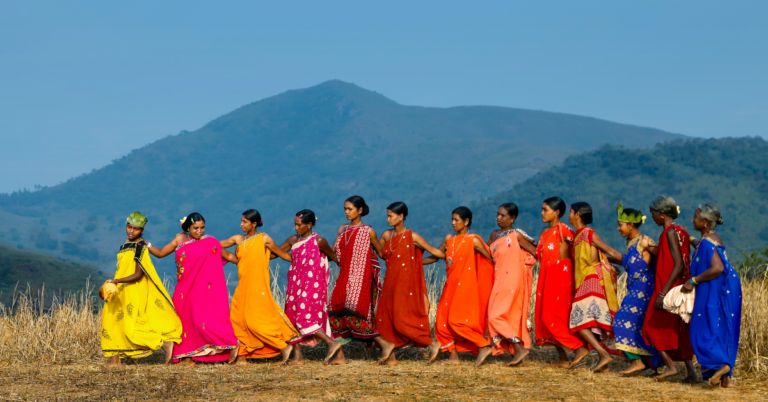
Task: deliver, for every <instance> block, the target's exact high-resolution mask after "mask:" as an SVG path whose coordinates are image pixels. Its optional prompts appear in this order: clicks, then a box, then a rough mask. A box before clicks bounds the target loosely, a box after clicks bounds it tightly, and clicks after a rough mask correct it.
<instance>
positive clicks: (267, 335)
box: [221, 209, 299, 365]
mask: <svg viewBox="0 0 768 402" xmlns="http://www.w3.org/2000/svg"><path fill="white" fill-rule="evenodd" d="M262 225H263V223H262V220H261V214H259V211H257V210H255V209H249V210H247V211H245V212H243V216H242V217H241V219H240V228H241V229H242V230H243V232H245V236H243V235H235V236H232V237H230V238H229V239H227V240H223V241H222V242H221V247H223V248H228V247H232V246H234V245H235V244H236V245H237V249H236V250H235V252H236V254H237V257H238V258H239V262H238V263H237V278H238V284H237V288H236V289H235V294H234V295H233V296H232V307H231V309H230V314H229V318H230V320H232V327H233V328H234V330H235V335H236V336H237V339H238V341H239V348H238V356H237V361H235V364H241V365H245V364H247V361H246V359H267V358H270V357H275V356H279V355H281V354H282V355H283V363H286V362H287V361H288V358H289V357H290V354H291V350H292V348H293V347H292V346H291V345H290V342H292V341H293V340H295V339H298V338H299V332H298V331H297V330H296V329H295V328H294V327H293V325H292V324H291V322H290V320H288V317H286V315H285V313H284V312H283V310H282V309H281V308H280V306H278V305H277V303H276V302H275V299H274V298H273V297H272V291H271V286H270V278H269V257H270V255H271V253H275V254H277V255H278V256H279V257H280V258H282V259H284V260H286V261H291V255H290V254H288V253H286V252H285V251H283V250H282V249H280V248H279V247H277V245H276V244H275V242H274V241H273V240H272V238H271V237H269V235H267V234H266V233H259V232H258V230H257V229H256V228H257V227H260V226H262Z"/></svg>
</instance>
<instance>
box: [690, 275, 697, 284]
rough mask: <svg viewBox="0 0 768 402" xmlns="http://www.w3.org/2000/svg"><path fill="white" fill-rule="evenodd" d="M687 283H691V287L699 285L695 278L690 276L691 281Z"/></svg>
mask: <svg viewBox="0 0 768 402" xmlns="http://www.w3.org/2000/svg"><path fill="white" fill-rule="evenodd" d="M688 282H691V284H692V285H698V284H699V283H698V282H696V277H695V276H692V277H691V279H690V280H689V281H688Z"/></svg>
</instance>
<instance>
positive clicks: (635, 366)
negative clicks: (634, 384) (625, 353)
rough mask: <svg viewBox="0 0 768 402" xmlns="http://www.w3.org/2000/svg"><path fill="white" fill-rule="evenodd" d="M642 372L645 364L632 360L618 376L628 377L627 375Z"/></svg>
mask: <svg viewBox="0 0 768 402" xmlns="http://www.w3.org/2000/svg"><path fill="white" fill-rule="evenodd" d="M643 370H645V363H643V360H642V359H635V360H632V362H631V363H629V367H627V368H625V369H624V370H621V371H619V374H621V375H628V374H632V373H636V372H638V371H643Z"/></svg>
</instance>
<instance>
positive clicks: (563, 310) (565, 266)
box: [536, 197, 587, 368]
mask: <svg viewBox="0 0 768 402" xmlns="http://www.w3.org/2000/svg"><path fill="white" fill-rule="evenodd" d="M565 208H566V206H565V202H564V201H563V200H562V199H561V198H560V197H551V198H547V199H546V200H544V203H543V204H542V206H541V220H542V221H544V222H545V223H548V224H549V228H546V229H545V230H544V232H543V233H542V234H541V237H540V238H539V245H538V247H537V248H536V253H537V254H538V256H539V262H540V265H539V280H538V283H537V285H536V344H537V345H539V346H547V345H549V346H554V347H555V349H557V354H558V356H559V357H560V360H559V361H558V362H557V363H554V364H552V365H551V366H550V367H558V368H569V367H571V363H570V362H569V361H568V355H566V353H565V349H571V350H574V351H576V353H577V354H584V353H587V349H586V348H585V347H584V342H582V341H581V339H579V338H578V337H577V336H575V335H574V334H572V333H571V331H570V326H569V319H570V316H571V301H572V300H573V295H574V287H573V280H574V277H573V260H572V259H571V245H572V244H573V237H574V233H573V230H571V228H569V227H568V226H566V225H565V224H564V223H562V222H560V218H562V217H563V215H564V214H565Z"/></svg>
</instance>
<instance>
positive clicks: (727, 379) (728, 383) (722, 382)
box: [720, 377, 733, 388]
mask: <svg viewBox="0 0 768 402" xmlns="http://www.w3.org/2000/svg"><path fill="white" fill-rule="evenodd" d="M720 386H721V387H723V388H731V387H732V386H733V383H732V382H731V377H723V379H722V380H720Z"/></svg>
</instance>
